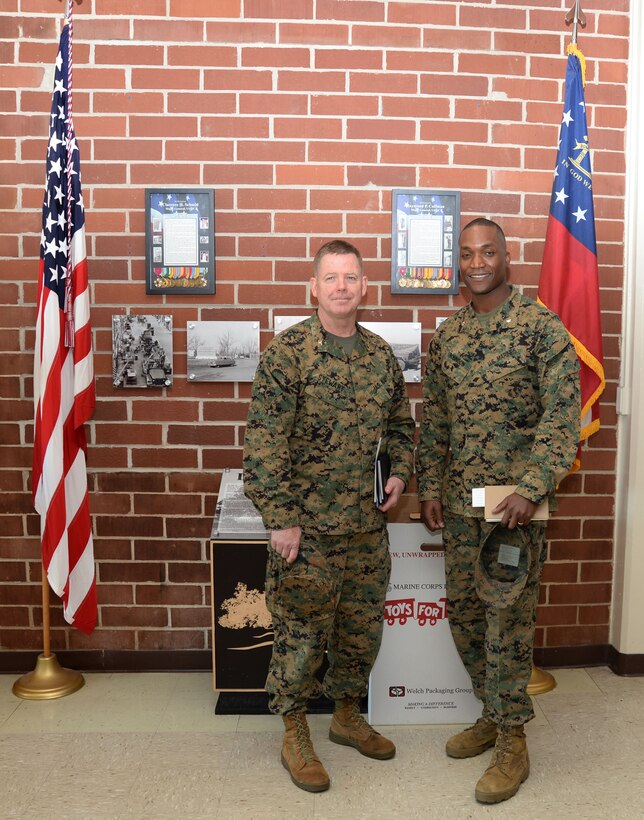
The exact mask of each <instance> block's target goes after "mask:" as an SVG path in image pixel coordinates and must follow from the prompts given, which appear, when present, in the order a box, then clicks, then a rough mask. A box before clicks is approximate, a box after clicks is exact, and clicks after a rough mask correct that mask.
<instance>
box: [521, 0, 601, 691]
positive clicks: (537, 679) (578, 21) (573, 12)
mask: <svg viewBox="0 0 644 820" xmlns="http://www.w3.org/2000/svg"><path fill="white" fill-rule="evenodd" d="M564 21H565V23H566V25H567V26H569V25H570V24H571V23H572V43H573V45H576V44H577V26H578V25H580V26H581V27H582V28H586V15H585V14H584V12H583V11H582V10H581V6H580V2H579V0H575V3H574V4H573V6H572V7H571V8H570V10H569V11H568V13H567V14H566V17H565V20H564ZM556 685H557V681H556V680H555V679H554V677H553V676H552V675H551V674H550V672H546V671H545V670H544V669H539V667H538V666H535V665H534V663H533V664H532V675H531V676H530V682H529V683H528V689H527V692H528V694H529V695H543V694H544V693H545V692H550V691H552V690H553V689H554V688H555V686H556Z"/></svg>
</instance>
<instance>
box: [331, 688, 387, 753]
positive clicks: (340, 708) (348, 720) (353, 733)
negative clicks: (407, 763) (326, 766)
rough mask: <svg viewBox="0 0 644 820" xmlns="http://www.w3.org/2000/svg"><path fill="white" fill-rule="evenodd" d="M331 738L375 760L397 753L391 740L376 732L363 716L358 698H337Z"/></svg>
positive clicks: (332, 719)
mask: <svg viewBox="0 0 644 820" xmlns="http://www.w3.org/2000/svg"><path fill="white" fill-rule="evenodd" d="M329 740H332V741H333V742H334V743H340V744H341V745H342V746H353V748H354V749H357V750H358V751H359V752H360V754H362V755H365V756H366V757H372V758H374V759H375V760H389V758H390V757H393V756H394V755H395V754H396V747H395V746H394V744H393V743H392V742H391V740H388V739H387V738H386V737H383V736H382V735H381V734H380V733H379V732H376V730H375V729H374V728H372V727H371V726H369V724H368V723H367V721H366V720H365V719H364V718H363V717H362V715H361V714H360V703H359V700H358V699H357V698H344V700H336V702H335V711H334V713H333V717H332V718H331V728H330V729H329Z"/></svg>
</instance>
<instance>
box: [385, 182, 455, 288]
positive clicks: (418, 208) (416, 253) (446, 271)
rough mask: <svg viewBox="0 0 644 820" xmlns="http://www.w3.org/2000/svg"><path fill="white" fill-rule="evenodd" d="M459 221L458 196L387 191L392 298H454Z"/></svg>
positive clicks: (398, 190) (448, 193)
mask: <svg viewBox="0 0 644 820" xmlns="http://www.w3.org/2000/svg"><path fill="white" fill-rule="evenodd" d="M460 222H461V194H460V191H430V190H400V189H395V190H394V191H393V192H392V199H391V292H392V293H407V294H414V295H418V294H419V293H424V294H426V293H458V258H457V254H456V253H455V248H456V241H457V239H458V231H459V229H460Z"/></svg>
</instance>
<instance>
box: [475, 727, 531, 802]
mask: <svg viewBox="0 0 644 820" xmlns="http://www.w3.org/2000/svg"><path fill="white" fill-rule="evenodd" d="M529 774H530V759H529V757H528V747H527V745H526V738H525V732H524V731H523V726H515V727H514V728H511V729H507V728H505V729H504V728H500V729H499V736H498V737H497V739H496V746H495V747H494V754H493V755H492V762H491V763H490V765H489V766H488V768H487V770H486V772H485V774H484V775H483V777H482V778H481V779H480V780H479V782H478V783H477V784H476V791H475V793H474V794H475V797H476V799H477V800H478V801H479V803H500V802H501V801H502V800H507V799H508V797H512V796H513V795H515V794H516V793H517V792H518V791H519V786H520V785H521V784H522V783H523V781H524V780H527V779H528V775H529Z"/></svg>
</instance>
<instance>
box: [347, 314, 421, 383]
mask: <svg viewBox="0 0 644 820" xmlns="http://www.w3.org/2000/svg"><path fill="white" fill-rule="evenodd" d="M360 324H361V325H362V327H366V328H367V330H371V331H372V332H373V333H377V334H378V336H382V338H383V339H384V340H385V341H386V342H388V343H389V344H390V345H391V349H392V350H393V351H394V356H395V357H396V360H397V362H398V364H399V365H400V368H401V370H402V372H403V375H404V377H405V381H406V382H419V381H420V350H421V344H422V341H421V335H422V328H421V324H420V322H360Z"/></svg>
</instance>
